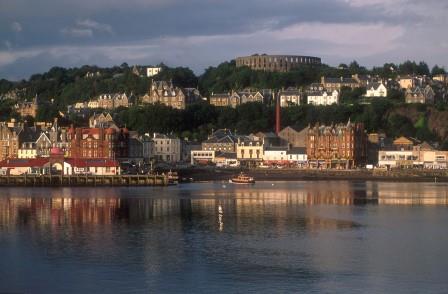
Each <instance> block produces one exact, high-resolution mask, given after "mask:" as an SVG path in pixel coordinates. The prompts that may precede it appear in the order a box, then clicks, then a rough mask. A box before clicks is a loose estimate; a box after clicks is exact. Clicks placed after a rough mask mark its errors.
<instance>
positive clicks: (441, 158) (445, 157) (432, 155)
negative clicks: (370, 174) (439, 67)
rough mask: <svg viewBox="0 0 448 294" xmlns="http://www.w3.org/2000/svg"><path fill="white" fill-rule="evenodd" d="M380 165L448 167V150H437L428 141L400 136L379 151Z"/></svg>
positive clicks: (391, 166) (387, 166)
mask: <svg viewBox="0 0 448 294" xmlns="http://www.w3.org/2000/svg"><path fill="white" fill-rule="evenodd" d="M378 166H379V167H385V168H388V169H391V168H425V169H447V168H448V151H440V150H436V149H435V148H434V147H433V146H431V145H430V144H428V143H427V142H423V143H422V142H419V141H418V140H416V139H413V138H407V137H399V138H397V139H395V140H394V141H393V143H392V144H391V145H386V146H384V147H383V148H381V150H380V151H379V152H378Z"/></svg>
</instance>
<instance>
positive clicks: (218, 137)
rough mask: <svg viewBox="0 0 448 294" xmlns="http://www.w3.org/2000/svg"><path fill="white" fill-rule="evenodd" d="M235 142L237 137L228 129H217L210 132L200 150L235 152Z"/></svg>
mask: <svg viewBox="0 0 448 294" xmlns="http://www.w3.org/2000/svg"><path fill="white" fill-rule="evenodd" d="M237 140H238V139H237V136H235V135H234V134H233V133H232V132H231V131H230V130H229V129H219V130H217V131H214V132H212V134H211V135H210V136H209V137H208V139H207V140H205V141H203V142H202V144H201V145H202V150H209V151H210V150H213V151H222V152H235V145H236V142H237Z"/></svg>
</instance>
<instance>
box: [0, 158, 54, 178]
mask: <svg viewBox="0 0 448 294" xmlns="http://www.w3.org/2000/svg"><path fill="white" fill-rule="evenodd" d="M49 170H50V159H49V158H28V159H17V158H10V159H5V160H2V161H0V174H1V175H11V176H19V175H23V174H34V175H42V174H47V173H48V171H49Z"/></svg>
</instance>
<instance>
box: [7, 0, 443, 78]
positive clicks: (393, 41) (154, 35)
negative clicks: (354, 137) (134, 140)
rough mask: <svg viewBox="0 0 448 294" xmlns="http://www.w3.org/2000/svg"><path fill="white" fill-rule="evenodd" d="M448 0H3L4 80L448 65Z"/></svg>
mask: <svg viewBox="0 0 448 294" xmlns="http://www.w3.org/2000/svg"><path fill="white" fill-rule="evenodd" d="M447 16H448V1H446V0H239V1H235V0H126V1H122V0H39V1H30V0H0V78H8V79H18V78H27V77H29V75H30V74H33V73H37V72H43V71H47V70H48V69H49V68H50V67H52V66H56V65H57V66H64V67H72V66H80V65H84V64H90V65H99V66H110V65H119V64H121V63H123V62H127V63H128V64H130V65H133V64H144V65H149V64H158V63H160V62H164V63H165V64H167V65H169V66H188V67H190V68H192V69H193V70H194V71H195V72H196V73H198V74H199V73H201V72H203V70H204V69H205V68H206V67H208V66H216V65H218V64H219V63H220V62H222V61H226V60H231V59H233V58H234V57H236V56H243V55H250V54H253V53H268V54H298V55H312V56H319V57H322V58H323V62H324V63H327V64H330V65H338V64H339V63H343V62H344V63H348V62H350V61H352V60H354V59H356V60H357V61H358V62H359V63H360V64H363V65H366V66H369V67H371V66H373V65H382V64H384V63H385V62H402V61H404V60H406V59H410V60H416V61H420V60H425V61H427V62H428V63H429V64H430V66H432V65H434V64H439V65H442V66H448V54H447V53H448V33H447V27H448V17H447Z"/></svg>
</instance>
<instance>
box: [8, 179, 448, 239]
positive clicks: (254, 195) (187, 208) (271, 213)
mask: <svg viewBox="0 0 448 294" xmlns="http://www.w3.org/2000/svg"><path fill="white" fill-rule="evenodd" d="M445 188H446V186H445V185H444V184H438V183H437V184H436V183H435V184H425V185H422V184H420V183H385V182H384V183H383V182H360V183H355V182H342V181H341V182H328V183H325V185H322V184H321V185H315V184H312V183H306V184H304V185H303V186H299V187H297V188H293V189H292V188H291V187H289V186H285V187H278V188H277V187H263V188H260V189H258V188H257V189H251V188H236V189H218V188H215V189H209V190H207V191H202V192H200V193H199V194H196V193H195V192H194V191H193V192H190V193H189V194H185V193H183V194H182V197H178V196H179V194H176V193H174V194H173V193H172V192H170V195H163V194H162V195H161V197H158V198H154V197H153V196H150V197H135V198H133V197H123V195H122V194H119V193H116V194H114V192H113V190H107V193H106V194H107V196H104V197H98V196H96V197H89V196H88V197H76V196H75V195H69V197H67V195H66V194H65V193H64V191H61V192H60V194H52V195H51V197H33V196H24V197H19V196H17V195H14V196H2V197H0V224H1V225H2V226H8V225H16V224H22V225H27V224H32V225H36V226H40V225H53V226H61V225H72V226H75V225H85V224H90V225H95V224H101V225H106V224H112V223H114V222H127V223H133V224H138V223H146V222H148V221H157V220H159V221H160V220H162V219H164V218H166V217H170V218H171V217H178V218H179V219H181V220H182V222H183V223H188V222H189V221H191V220H192V219H198V218H199V219H203V218H212V219H214V224H215V225H216V226H217V228H218V229H219V230H221V231H222V230H223V229H224V227H225V226H224V222H231V221H232V218H233V219H234V218H238V217H239V216H243V215H244V216H250V217H252V218H257V217H260V218H263V219H266V218H272V219H273V220H274V219H276V218H283V217H285V216H288V215H289V214H291V213H297V212H298V211H299V210H300V209H301V207H303V206H306V205H309V206H311V205H312V206H316V205H338V206H353V205H365V204H380V205H448V190H447V189H445ZM98 191H101V190H98ZM161 191H162V193H163V190H161ZM165 193H167V192H165ZM201 193H203V194H201ZM96 195H98V193H97V194H96ZM201 195H206V197H205V196H204V197H202V196H201Z"/></svg>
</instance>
